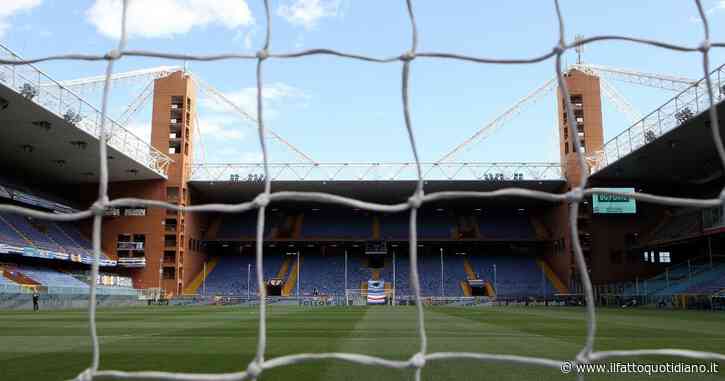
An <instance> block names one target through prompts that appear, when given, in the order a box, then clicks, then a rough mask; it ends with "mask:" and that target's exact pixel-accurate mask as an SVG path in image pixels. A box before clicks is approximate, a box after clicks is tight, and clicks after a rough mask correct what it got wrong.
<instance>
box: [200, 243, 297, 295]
mask: <svg viewBox="0 0 725 381" xmlns="http://www.w3.org/2000/svg"><path fill="white" fill-rule="evenodd" d="M283 260H284V257H283V256H282V255H278V254H269V253H266V254H265V256H264V279H265V280H267V279H270V278H273V277H276V276H277V274H278V272H279V270H280V267H281V266H282V262H283ZM255 263H256V257H255V256H254V255H246V254H244V255H225V256H220V257H219V262H218V263H217V265H216V266H215V267H214V269H213V270H212V271H211V272H210V273H209V275H207V277H206V281H205V287H206V294H207V295H246V294H247V266H248V265H251V266H252V271H251V272H250V277H251V281H250V282H249V285H250V294H251V295H252V296H254V295H256V294H257V290H258V288H257V281H256V279H257V272H256V265H255Z"/></svg>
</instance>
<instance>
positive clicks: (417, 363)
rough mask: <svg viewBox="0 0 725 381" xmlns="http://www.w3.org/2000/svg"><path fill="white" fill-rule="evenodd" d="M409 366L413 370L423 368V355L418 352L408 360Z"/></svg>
mask: <svg viewBox="0 0 725 381" xmlns="http://www.w3.org/2000/svg"><path fill="white" fill-rule="evenodd" d="M410 365H411V366H412V367H413V368H417V369H420V368H422V367H424V366H425V355H424V354H422V353H420V352H418V353H416V354H414V355H413V357H411V358H410Z"/></svg>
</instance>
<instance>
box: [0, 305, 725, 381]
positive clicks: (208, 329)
mask: <svg viewBox="0 0 725 381" xmlns="http://www.w3.org/2000/svg"><path fill="white" fill-rule="evenodd" d="M268 311H269V316H268V334H267V353H266V358H267V359H271V358H273V357H276V356H281V355H286V354H297V353H303V352H354V353H363V354H370V355H376V356H381V357H385V358H390V359H400V360H405V359H408V358H409V357H410V356H411V355H412V354H414V353H416V352H417V351H418V338H417V333H416V319H415V316H416V313H415V308H414V307H388V306H376V307H350V308H341V307H329V308H297V307H282V306H271V307H270V308H269V310H268ZM425 312H426V330H427V332H428V342H429V344H428V345H429V350H428V351H429V352H440V351H468V352H491V353H500V354H517V355H528V356H537V357H546V358H551V359H571V358H573V357H574V356H575V354H576V353H577V352H578V350H579V349H580V348H581V346H582V343H583V342H584V338H585V324H586V319H585V316H584V310H583V309H581V308H571V307H550V308H545V307H528V308H526V307H500V308H498V307H497V308H460V307H459V308H454V307H429V308H426V310H425ZM597 312H598V313H597V315H598V332H597V340H596V344H595V348H596V349H597V350H612V349H639V348H688V349H694V350H703V351H713V352H724V351H725V314H723V313H718V312H695V311H665V310H651V309H630V310H627V309H600V310H598V311H597ZM257 318H258V315H257V311H256V309H255V308H249V307H239V306H227V307H211V306H196V307H136V308H126V309H101V310H99V311H98V316H97V322H98V332H99V335H100V343H101V368H102V369H115V370H163V371H183V372H205V373H217V372H233V371H239V370H244V369H246V367H247V364H248V363H249V362H250V360H251V359H252V358H253V357H254V351H255V348H256V341H257ZM90 359H91V352H90V339H89V336H88V324H87V315H86V312H85V311H81V310H73V311H40V312H38V313H32V312H30V311H28V312H26V311H0V380H62V379H69V378H72V377H75V376H76V375H77V374H78V373H79V372H80V371H82V370H83V369H85V368H86V367H87V366H88V364H89V362H90ZM612 361H622V362H626V361H637V362H639V363H642V364H645V363H646V364H657V363H664V362H668V361H672V362H684V363H688V364H696V363H707V362H702V361H698V360H688V359H676V358H665V357H646V358H645V357H642V358H638V359H619V360H612ZM707 364H709V363H707ZM719 365H720V368H722V370H721V371H720V372H719V373H718V374H712V373H711V374H666V375H664V374H652V375H650V376H648V375H646V374H624V373H620V374H617V375H616V376H618V377H621V378H623V379H631V380H635V379H637V380H639V379H649V380H716V379H717V380H722V379H725V363H720V364H719ZM708 366H709V365H708ZM412 376H413V371H412V370H411V369H405V370H394V369H386V368H382V367H367V366H362V365H355V364H350V363H346V362H341V361H331V360H330V361H314V362H310V363H305V364H301V365H293V366H288V367H283V368H277V369H272V370H266V371H265V372H264V373H263V376H262V377H261V379H262V380H286V381H293V380H345V381H353V380H411V379H412ZM611 377H612V374H599V375H596V376H587V377H586V379H595V380H597V379H600V380H604V379H607V378H610V379H611ZM423 378H424V379H426V380H574V379H576V377H575V376H574V375H572V374H569V375H563V374H562V373H561V372H560V371H559V370H556V369H550V368H541V367H534V366H528V365H520V364H501V363H483V362H478V361H473V360H457V359H456V360H445V361H430V362H429V363H428V364H426V367H425V369H424V371H423Z"/></svg>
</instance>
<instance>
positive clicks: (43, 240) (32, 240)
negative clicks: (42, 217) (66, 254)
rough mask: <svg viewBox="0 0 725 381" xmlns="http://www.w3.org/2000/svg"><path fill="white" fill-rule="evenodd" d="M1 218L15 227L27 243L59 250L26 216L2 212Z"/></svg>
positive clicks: (50, 249)
mask: <svg viewBox="0 0 725 381" xmlns="http://www.w3.org/2000/svg"><path fill="white" fill-rule="evenodd" d="M2 218H3V219H4V220H5V221H6V222H8V223H10V224H11V225H12V227H13V228H15V229H17V232H18V234H19V235H22V236H23V237H24V238H25V239H26V240H27V241H28V244H29V245H31V246H34V247H37V248H39V249H43V250H49V251H60V250H61V247H60V246H59V245H58V244H57V243H55V242H53V240H52V238H50V237H49V236H48V235H46V234H45V233H44V232H42V231H41V230H40V227H39V226H34V225H33V224H32V222H31V220H29V219H28V218H26V217H24V216H21V215H19V214H14V213H3V215H2Z"/></svg>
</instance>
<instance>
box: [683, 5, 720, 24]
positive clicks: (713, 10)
mask: <svg viewBox="0 0 725 381" xmlns="http://www.w3.org/2000/svg"><path fill="white" fill-rule="evenodd" d="M722 11H725V0H719V1H718V2H717V4H715V5H714V6H713V7H711V8H709V9H706V10H705V15H706V16H711V15H712V14H714V13H716V12H718V13H719V12H722ZM690 21H691V22H702V19H701V18H700V15H699V14H698V15H697V16H690Z"/></svg>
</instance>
